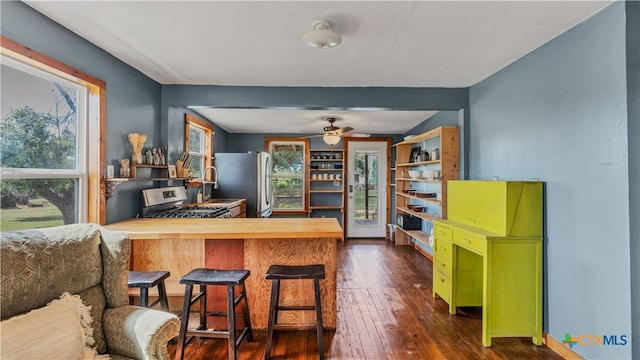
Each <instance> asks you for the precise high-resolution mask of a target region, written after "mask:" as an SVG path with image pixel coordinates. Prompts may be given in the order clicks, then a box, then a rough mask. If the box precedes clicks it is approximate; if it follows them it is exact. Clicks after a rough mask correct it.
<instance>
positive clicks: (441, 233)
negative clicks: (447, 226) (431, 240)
mask: <svg viewBox="0 0 640 360" xmlns="http://www.w3.org/2000/svg"><path fill="white" fill-rule="evenodd" d="M438 232H439V233H440V235H446V234H447V233H446V232H444V231H438Z"/></svg>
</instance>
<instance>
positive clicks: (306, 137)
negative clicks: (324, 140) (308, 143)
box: [298, 134, 324, 139]
mask: <svg viewBox="0 0 640 360" xmlns="http://www.w3.org/2000/svg"><path fill="white" fill-rule="evenodd" d="M322 136H324V135H323V134H320V135H309V136H301V137H299V138H298V139H308V138H312V137H322Z"/></svg>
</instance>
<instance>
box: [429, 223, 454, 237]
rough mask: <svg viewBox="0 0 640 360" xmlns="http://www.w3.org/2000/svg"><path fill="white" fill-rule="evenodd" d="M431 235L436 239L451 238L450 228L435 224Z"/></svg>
mask: <svg viewBox="0 0 640 360" xmlns="http://www.w3.org/2000/svg"><path fill="white" fill-rule="evenodd" d="M433 235H434V237H435V238H436V239H444V240H449V241H451V240H453V238H452V237H451V228H448V227H445V226H442V225H440V224H435V226H434V229H433Z"/></svg>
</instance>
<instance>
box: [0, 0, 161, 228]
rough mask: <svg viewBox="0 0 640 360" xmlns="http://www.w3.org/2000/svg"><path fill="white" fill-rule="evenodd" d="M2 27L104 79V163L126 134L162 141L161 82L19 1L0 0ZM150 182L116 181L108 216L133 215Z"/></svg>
mask: <svg viewBox="0 0 640 360" xmlns="http://www.w3.org/2000/svg"><path fill="white" fill-rule="evenodd" d="M0 31H1V33H2V35H3V36H6V37H8V38H10V39H12V40H15V41H17V42H19V43H21V44H23V45H25V46H28V47H30V48H32V49H34V50H37V51H39V52H41V53H43V54H45V55H48V56H50V57H52V58H54V59H56V60H59V61H61V62H63V63H65V64H67V65H70V66H73V67H74V68H76V69H79V70H81V71H83V72H86V73H88V74H90V75H92V76H95V77H97V78H99V79H101V80H104V81H105V82H106V84H107V91H106V94H107V97H106V103H107V104H106V106H107V120H106V127H107V132H106V136H105V142H106V157H105V158H106V162H107V164H113V165H116V167H115V168H116V171H118V169H119V163H118V160H119V159H123V158H128V157H130V156H131V152H132V149H131V145H130V143H129V141H128V140H127V134H129V133H132V132H138V133H145V134H147V135H148V140H147V142H146V143H145V145H147V146H161V145H163V142H162V141H161V139H160V132H159V131H157V130H156V129H158V126H157V125H158V124H159V123H160V90H161V89H160V84H158V83H157V82H155V81H153V80H151V79H149V78H148V77H146V76H145V75H143V74H141V73H140V72H138V71H137V70H135V69H133V68H132V67H130V66H129V65H126V64H125V63H123V62H121V61H120V60H118V59H116V58H114V57H113V56H111V55H110V54H108V53H107V52H105V51H103V50H101V49H99V48H98V47H96V46H94V45H93V44H91V43H90V42H88V41H86V40H84V39H82V38H80V37H79V36H77V35H76V34H74V33H73V32H71V31H69V30H67V29H65V28H64V27H62V26H60V25H58V24H57V23H55V22H53V21H51V20H49V19H48V18H46V17H44V16H43V15H41V14H40V13H38V12H37V11H35V10H33V9H31V8H30V7H28V6H27V5H25V4H23V3H21V2H17V1H1V2H0ZM152 185H153V184H152V183H145V182H141V183H126V184H122V185H120V186H119V187H118V190H117V191H116V192H115V195H114V196H113V197H112V198H111V199H109V200H107V213H106V219H107V222H108V223H109V222H113V221H117V220H122V219H127V218H130V217H135V215H136V214H137V213H138V196H139V195H138V194H139V189H141V188H145V187H150V186H152Z"/></svg>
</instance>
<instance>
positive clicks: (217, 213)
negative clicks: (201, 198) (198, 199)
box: [151, 206, 231, 219]
mask: <svg viewBox="0 0 640 360" xmlns="http://www.w3.org/2000/svg"><path fill="white" fill-rule="evenodd" d="M151 217H153V218H199V219H204V218H230V217H231V211H229V209H227V208H226V207H199V206H194V207H191V208H181V209H173V210H168V211H163V212H159V213H157V214H154V215H152V216H151Z"/></svg>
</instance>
